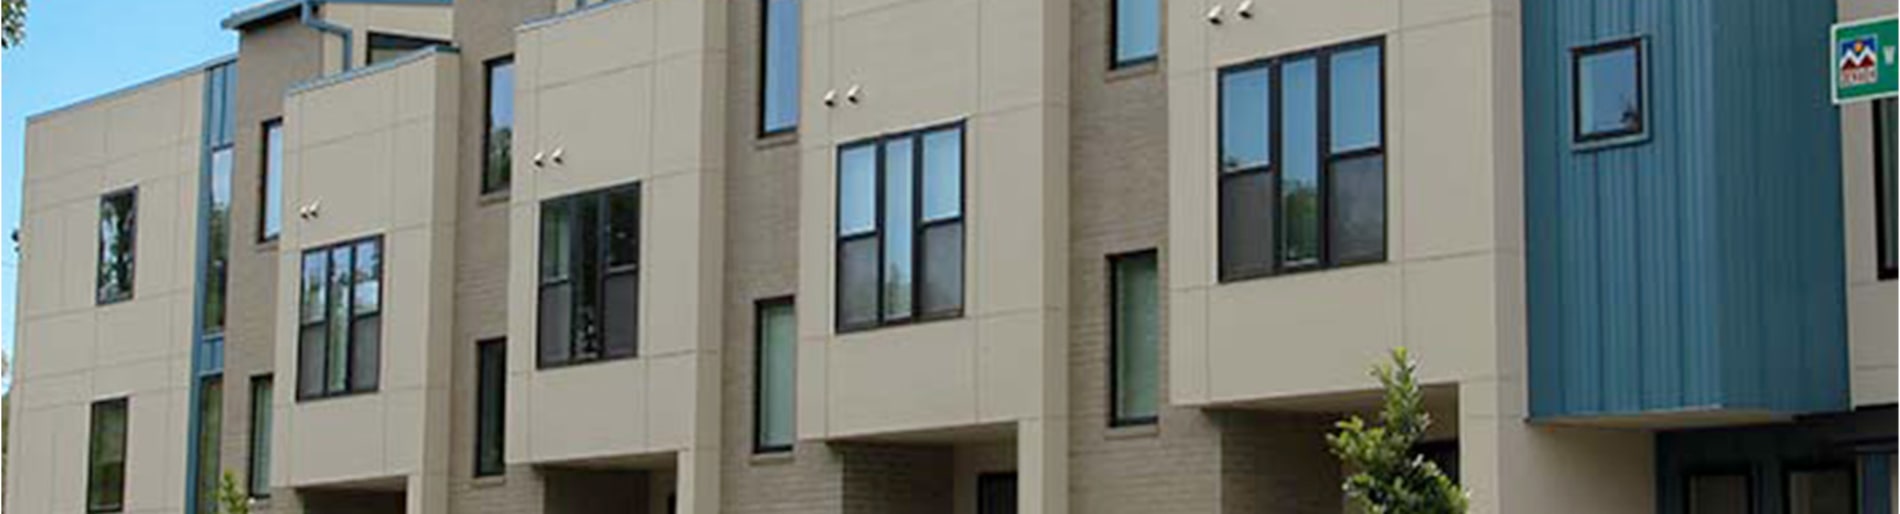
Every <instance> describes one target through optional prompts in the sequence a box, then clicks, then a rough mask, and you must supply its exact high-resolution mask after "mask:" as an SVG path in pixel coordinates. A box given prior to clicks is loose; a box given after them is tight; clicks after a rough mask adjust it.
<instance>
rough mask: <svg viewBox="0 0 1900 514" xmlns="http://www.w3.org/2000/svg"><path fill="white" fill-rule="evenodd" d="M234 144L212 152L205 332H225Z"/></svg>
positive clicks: (208, 208) (207, 226)
mask: <svg viewBox="0 0 1900 514" xmlns="http://www.w3.org/2000/svg"><path fill="white" fill-rule="evenodd" d="M232 157H233V156H232V150H231V147H229V146H226V147H224V148H219V149H217V150H214V151H212V152H211V177H210V178H211V180H210V184H209V187H208V188H209V189H210V190H209V191H207V193H208V194H206V195H205V197H206V198H205V200H206V201H207V202H209V203H210V205H207V206H206V208H205V212H206V214H208V215H209V216H210V217H209V219H206V220H205V257H204V259H205V263H204V264H205V282H204V288H205V290H204V311H203V314H202V315H203V316H204V332H205V333H206V334H210V335H216V334H222V333H224V314H225V310H226V309H225V308H226V303H227V302H226V300H225V294H226V289H227V288H228V287H227V285H226V284H227V283H228V282H229V281H230V280H229V279H230V277H231V170H232V166H234V165H235V163H234V162H233V159H232Z"/></svg>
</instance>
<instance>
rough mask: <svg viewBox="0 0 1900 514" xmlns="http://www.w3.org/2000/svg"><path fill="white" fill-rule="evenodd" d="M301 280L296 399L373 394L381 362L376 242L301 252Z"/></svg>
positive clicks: (378, 247)
mask: <svg viewBox="0 0 1900 514" xmlns="http://www.w3.org/2000/svg"><path fill="white" fill-rule="evenodd" d="M302 275H303V278H302V282H303V284H302V286H301V287H300V291H301V293H300V296H301V298H300V300H299V301H300V302H301V305H300V306H299V308H298V312H299V313H300V315H299V318H300V319H299V320H298V321H299V324H300V325H301V326H300V328H299V329H298V338H297V339H298V340H297V358H298V363H297V397H298V398H299V399H308V398H321V397H326V396H336V395H342V394H350V393H360V392H367V391H374V390H376V388H377V384H378V379H379V377H380V376H381V371H380V370H381V367H380V366H381V360H382V359H381V357H382V324H383V323H382V295H383V288H382V279H383V241H382V238H380V237H372V238H368V239H361V240H356V241H348V242H343V243H338V244H335V245H331V246H326V247H322V248H315V249H311V250H307V251H305V252H304V254H303V274H302Z"/></svg>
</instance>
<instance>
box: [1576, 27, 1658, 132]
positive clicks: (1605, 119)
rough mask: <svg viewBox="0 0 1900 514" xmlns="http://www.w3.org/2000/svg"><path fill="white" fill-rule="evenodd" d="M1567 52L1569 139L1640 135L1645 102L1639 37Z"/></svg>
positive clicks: (1643, 128)
mask: <svg viewBox="0 0 1900 514" xmlns="http://www.w3.org/2000/svg"><path fill="white" fill-rule="evenodd" d="M1571 57H1572V61H1571V73H1572V77H1571V79H1572V86H1573V87H1572V91H1571V95H1572V96H1571V107H1572V110H1571V112H1572V115H1573V120H1572V126H1573V128H1574V131H1573V134H1574V136H1573V137H1574V140H1575V141H1576V142H1577V143H1597V142H1603V141H1612V142H1614V141H1624V140H1629V139H1633V138H1640V137H1641V136H1643V135H1644V134H1645V130H1646V129H1645V127H1646V126H1647V123H1646V122H1647V121H1648V120H1647V118H1648V111H1647V109H1648V106H1647V105H1646V100H1647V98H1645V96H1646V95H1645V94H1644V92H1643V45H1642V40H1641V39H1626V40H1620V41H1613V42H1609V43H1602V44H1597V45H1591V46H1586V47H1581V48H1577V49H1575V50H1573V51H1572V54H1571Z"/></svg>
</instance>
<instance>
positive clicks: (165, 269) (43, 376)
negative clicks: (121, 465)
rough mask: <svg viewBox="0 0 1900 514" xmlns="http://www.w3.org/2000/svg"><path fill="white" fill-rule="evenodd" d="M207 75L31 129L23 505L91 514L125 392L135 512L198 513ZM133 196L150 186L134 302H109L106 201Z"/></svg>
mask: <svg viewBox="0 0 1900 514" xmlns="http://www.w3.org/2000/svg"><path fill="white" fill-rule="evenodd" d="M198 71H200V70H197V69H193V70H190V71H187V72H181V73H179V74H177V75H173V76H170V77H166V78H163V79H160V80H158V81H156V82H152V83H149V84H144V85H141V86H140V87H137V88H135V89H131V90H127V91H123V92H119V93H114V94H112V95H109V96H106V97H101V98H97V99H93V100H89V101H86V102H85V103H82V104H77V105H73V106H69V107H65V108H62V109H60V110H58V111H55V112H50V113H46V114H41V115H38V116H34V117H33V118H31V119H30V120H29V121H28V123H27V129H26V145H25V148H26V153H27V156H26V162H27V169H28V170H29V171H27V172H26V175H25V177H24V179H23V180H22V184H23V187H24V190H23V191H22V193H23V194H22V196H21V201H22V202H24V203H25V205H24V207H23V209H22V213H23V215H24V221H23V222H22V224H21V230H20V249H21V251H20V266H21V270H22V272H21V273H20V274H19V277H20V280H21V282H20V284H19V291H20V300H19V303H18V309H19V310H18V311H17V314H18V316H19V317H18V318H17V319H18V326H17V328H16V332H15V334H14V336H15V338H16V340H17V341H20V342H21V343H20V344H19V345H18V346H16V351H17V352H18V353H17V354H16V356H15V359H16V360H14V367H13V370H14V375H13V382H12V390H11V391H10V394H11V395H12V396H13V398H12V399H11V401H12V411H11V412H9V413H8V415H9V416H11V419H10V420H9V423H11V425H12V426H11V429H12V433H11V434H9V435H8V437H9V438H10V440H9V441H8V447H9V458H10V459H11V461H10V462H9V469H8V473H7V480H6V485H5V488H6V491H7V506H6V507H7V510H9V511H14V512H83V511H85V510H86V508H87V501H86V499H87V494H86V483H87V464H86V463H87V452H88V440H89V438H88V436H87V434H88V433H89V425H90V422H89V419H90V413H91V410H90V409H91V405H92V404H93V402H95V401H100V400H110V399H115V398H124V399H126V402H127V426H128V427H131V428H130V429H129V430H128V432H127V439H126V445H127V455H126V467H125V476H126V479H125V489H124V495H125V496H124V505H125V509H124V511H125V512H128V513H177V512H181V511H182V508H183V505H184V504H183V497H184V491H185V489H184V484H185V469H186V455H187V453H188V452H187V441H188V440H189V438H188V435H189V434H190V431H189V430H187V426H188V425H187V420H188V419H189V413H190V411H191V408H190V406H191V401H190V391H191V378H190V376H191V375H190V370H191V344H192V339H193V336H192V326H193V316H195V313H194V310H193V308H194V306H195V305H196V302H195V300H194V294H195V289H194V284H195V282H194V281H193V279H192V277H194V276H196V273H195V271H196V263H197V255H198V247H197V246H196V245H194V244H193V242H194V241H197V240H198V231H199V229H198V223H197V212H198V203H197V198H198V194H199V189H198V187H199V186H198V175H199V173H200V171H201V170H200V167H199V166H200V158H199V151H200V146H199V141H200V139H201V137H202V130H201V128H202V120H203V118H202V116H201V114H200V113H201V112H202V111H201V110H200V104H201V103H202V101H203V98H204V80H203V75H202V74H201V73H197V72H198ZM128 188H136V191H137V196H136V198H137V199H136V213H137V214H136V220H137V221H136V227H137V228H136V234H137V235H136V236H135V238H134V241H135V247H136V248H137V254H136V261H135V264H134V268H133V270H134V271H133V294H132V297H131V298H130V299H129V300H124V301H119V302H116V303H110V304H105V305H99V304H97V303H96V302H95V299H96V296H95V291H96V290H95V289H94V287H95V284H96V282H95V273H96V270H97V269H98V268H97V265H98V262H99V254H100V249H99V247H98V244H99V223H100V198H101V196H102V195H104V194H106V193H111V192H117V191H123V190H126V189H128ZM24 469H31V470H33V471H32V472H20V471H18V470H24Z"/></svg>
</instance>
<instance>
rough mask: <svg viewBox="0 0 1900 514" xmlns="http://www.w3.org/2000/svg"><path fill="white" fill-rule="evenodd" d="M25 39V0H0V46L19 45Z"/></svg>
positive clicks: (11, 46) (10, 46)
mask: <svg viewBox="0 0 1900 514" xmlns="http://www.w3.org/2000/svg"><path fill="white" fill-rule="evenodd" d="M25 39H26V0H0V48H13V47H16V46H20V42H21V41H24V40H25Z"/></svg>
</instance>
